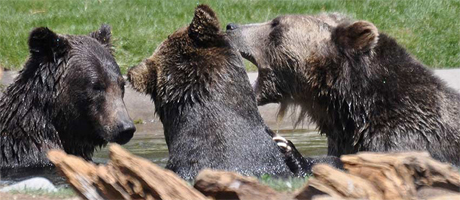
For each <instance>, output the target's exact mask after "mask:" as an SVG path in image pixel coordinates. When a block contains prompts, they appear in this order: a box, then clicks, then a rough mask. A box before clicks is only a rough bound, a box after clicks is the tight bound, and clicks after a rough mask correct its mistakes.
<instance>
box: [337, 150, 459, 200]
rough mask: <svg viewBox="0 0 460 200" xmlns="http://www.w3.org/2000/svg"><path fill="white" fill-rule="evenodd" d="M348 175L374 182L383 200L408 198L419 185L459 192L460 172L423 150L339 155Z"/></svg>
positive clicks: (414, 192)
mask: <svg viewBox="0 0 460 200" xmlns="http://www.w3.org/2000/svg"><path fill="white" fill-rule="evenodd" d="M341 160H342V162H343V164H344V168H345V169H346V170H348V172H349V173H350V174H354V175H356V176H360V177H362V178H365V179H367V180H369V181H371V182H373V183H374V184H375V185H376V186H377V187H379V189H380V190H382V191H384V197H385V198H386V199H392V198H394V197H395V196H401V197H403V198H410V197H413V196H415V195H416V194H417V188H420V187H421V186H430V187H442V188H443V189H448V190H452V191H455V192H460V174H459V173H458V171H457V169H454V168H453V167H452V166H451V165H450V164H446V163H441V162H439V161H436V160H434V159H433V158H431V157H430V155H429V154H428V153H426V152H404V153H393V154H383V153H358V154H355V155H346V156H342V158H341Z"/></svg>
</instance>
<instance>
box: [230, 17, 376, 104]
mask: <svg viewBox="0 0 460 200" xmlns="http://www.w3.org/2000/svg"><path fill="white" fill-rule="evenodd" d="M227 34H228V36H229V39H230V40H231V42H232V43H233V44H234V45H235V46H236V48H238V49H239V51H240V53H241V55H242V56H243V57H244V58H246V59H248V60H249V61H251V62H252V63H253V64H255V65H256V66H257V68H258V72H259V76H258V78H257V80H256V83H255V84H254V90H255V92H256V96H257V101H258V104H260V105H263V104H266V103H281V106H282V108H283V106H285V105H288V104H293V103H294V104H295V103H298V102H308V100H305V99H304V98H305V95H306V94H313V93H312V92H311V91H309V90H311V89H314V88H315V87H317V86H318V85H320V84H323V82H324V83H325V84H333V82H334V81H335V79H336V78H340V77H342V76H340V75H339V76H329V75H325V73H326V72H325V71H330V72H331V71H334V70H335V71H337V72H339V71H342V69H341V70H337V69H338V68H340V67H341V66H340V65H341V64H340V62H341V61H340V59H342V58H344V59H350V60H354V59H357V60H362V59H366V57H368V56H370V55H372V52H373V48H374V47H375V46H376V44H377V41H378V36H379V33H378V31H377V28H376V27H375V26H374V25H373V24H372V23H370V22H366V21H352V20H350V19H349V18H347V17H345V16H343V15H341V14H337V13H332V14H320V15H313V16H312V15H286V16H279V17H277V18H275V19H273V20H270V21H268V22H264V23H257V24H247V25H237V24H228V25H227ZM363 70H366V69H363ZM340 73H341V72H340ZM323 75H325V76H323ZM316 76H317V77H316ZM319 77H321V78H319ZM306 90H307V91H306Z"/></svg>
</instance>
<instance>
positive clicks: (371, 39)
mask: <svg viewBox="0 0 460 200" xmlns="http://www.w3.org/2000/svg"><path fill="white" fill-rule="evenodd" d="M378 37H379V32H378V30H377V27H375V25H374V24H372V23H370V22H367V21H357V22H354V23H352V24H350V23H347V22H345V23H342V24H340V25H338V26H337V28H335V30H334V32H333V34H332V38H333V40H335V43H336V44H337V45H338V46H339V47H341V48H343V49H352V50H355V51H359V52H365V51H369V50H371V49H373V48H374V47H375V46H376V45H377V42H378Z"/></svg>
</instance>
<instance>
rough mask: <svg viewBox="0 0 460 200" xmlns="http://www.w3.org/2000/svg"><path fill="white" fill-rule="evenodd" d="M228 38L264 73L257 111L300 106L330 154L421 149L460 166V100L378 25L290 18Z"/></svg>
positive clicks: (331, 17)
mask: <svg viewBox="0 0 460 200" xmlns="http://www.w3.org/2000/svg"><path fill="white" fill-rule="evenodd" d="M226 33H227V34H228V37H229V38H230V40H231V41H232V43H233V45H234V46H235V47H236V48H237V49H238V50H239V51H240V53H241V54H242V56H243V57H244V58H246V59H248V60H249V61H251V62H252V63H254V64H255V65H256V66H257V67H258V71H259V77H258V79H257V81H256V83H255V85H254V90H255V93H256V98H257V102H258V104H259V105H263V104H267V103H280V104H281V113H284V112H285V110H286V108H289V107H290V106H298V107H300V109H301V111H302V112H301V115H300V117H299V120H302V119H304V118H305V116H306V115H307V114H308V116H309V117H310V118H311V120H312V121H313V122H315V123H316V124H317V125H318V128H319V130H320V131H321V133H324V134H326V136H327V140H328V154H329V155H334V156H340V155H343V154H352V153H356V152H358V151H407V150H421V151H428V152H429V153H431V155H432V156H433V157H434V158H436V159H439V160H440V161H446V162H450V163H453V164H455V165H460V96H459V94H458V93H457V92H456V91H454V90H453V89H451V88H449V87H448V86H446V84H445V83H444V82H443V81H441V80H440V79H439V78H438V77H436V76H435V75H434V74H433V72H432V71H431V70H429V69H427V68H426V67H425V66H424V65H423V64H422V63H420V62H419V61H417V60H416V59H415V58H414V57H413V56H411V55H410V54H409V53H407V51H406V50H405V49H404V48H403V47H402V46H401V45H399V44H398V43H397V42H396V41H395V40H394V39H393V38H391V37H389V36H388V35H386V34H384V33H379V31H378V29H377V28H376V26H375V25H374V24H372V23H370V22H367V21H356V20H353V19H350V18H348V17H346V16H343V15H340V14H320V15H314V16H312V15H286V16H280V17H277V18H275V19H273V20H270V21H268V22H265V23H259V24H248V25H236V24H228V25H227V32H226Z"/></svg>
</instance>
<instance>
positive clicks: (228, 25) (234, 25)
mask: <svg viewBox="0 0 460 200" xmlns="http://www.w3.org/2000/svg"><path fill="white" fill-rule="evenodd" d="M237 28H238V25H236V24H234V23H230V24H227V31H230V30H235V29H237Z"/></svg>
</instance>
